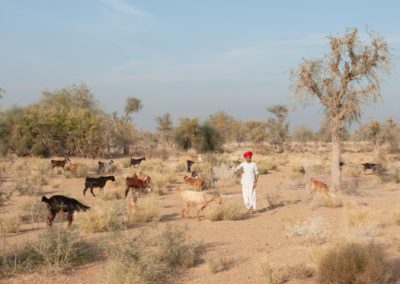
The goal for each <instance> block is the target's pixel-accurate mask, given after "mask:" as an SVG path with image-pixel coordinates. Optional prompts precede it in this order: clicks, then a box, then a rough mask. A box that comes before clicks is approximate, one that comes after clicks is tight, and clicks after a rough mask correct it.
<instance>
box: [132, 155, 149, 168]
mask: <svg viewBox="0 0 400 284" xmlns="http://www.w3.org/2000/svg"><path fill="white" fill-rule="evenodd" d="M145 160H146V157H143V158H140V159H134V158H132V157H131V164H130V166H132V165H133V167H134V168H137V167H139V165H140V163H141V162H142V161H145Z"/></svg>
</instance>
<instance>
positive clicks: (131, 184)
mask: <svg viewBox="0 0 400 284" xmlns="http://www.w3.org/2000/svg"><path fill="white" fill-rule="evenodd" d="M125 184H126V189H125V197H127V196H128V192H129V190H130V189H131V188H133V189H134V192H135V193H136V192H137V190H140V189H146V191H147V192H150V191H151V187H150V184H151V178H150V177H149V176H147V175H144V174H142V173H139V176H138V175H137V174H136V173H135V174H134V175H133V176H132V177H127V178H126V180H125Z"/></svg>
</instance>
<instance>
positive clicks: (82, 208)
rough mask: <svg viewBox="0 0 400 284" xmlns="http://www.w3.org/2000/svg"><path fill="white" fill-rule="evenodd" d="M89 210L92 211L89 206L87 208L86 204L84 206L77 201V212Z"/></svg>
mask: <svg viewBox="0 0 400 284" xmlns="http://www.w3.org/2000/svg"><path fill="white" fill-rule="evenodd" d="M88 209H90V207H89V206H86V205H85V204H82V203H80V202H79V201H76V204H75V210H77V211H81V210H82V211H86V210H88Z"/></svg>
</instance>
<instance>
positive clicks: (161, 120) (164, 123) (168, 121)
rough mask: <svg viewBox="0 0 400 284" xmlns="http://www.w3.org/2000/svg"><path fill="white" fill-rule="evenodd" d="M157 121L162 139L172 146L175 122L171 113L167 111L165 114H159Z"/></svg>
mask: <svg viewBox="0 0 400 284" xmlns="http://www.w3.org/2000/svg"><path fill="white" fill-rule="evenodd" d="M155 121H156V123H157V130H158V131H159V133H160V136H161V138H162V140H163V141H164V142H165V143H166V144H167V145H168V146H170V144H171V142H172V137H173V123H172V118H171V114H170V113H169V112H167V113H165V114H164V115H163V116H158V117H156V119H155Z"/></svg>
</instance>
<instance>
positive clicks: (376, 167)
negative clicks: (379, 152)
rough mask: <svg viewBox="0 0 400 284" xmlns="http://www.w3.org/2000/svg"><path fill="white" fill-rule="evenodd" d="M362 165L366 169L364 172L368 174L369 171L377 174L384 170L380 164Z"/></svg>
mask: <svg viewBox="0 0 400 284" xmlns="http://www.w3.org/2000/svg"><path fill="white" fill-rule="evenodd" d="M361 165H362V166H363V167H364V172H366V171H367V170H372V172H373V173H375V172H376V171H378V170H381V169H382V165H380V164H374V163H364V164H361Z"/></svg>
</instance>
